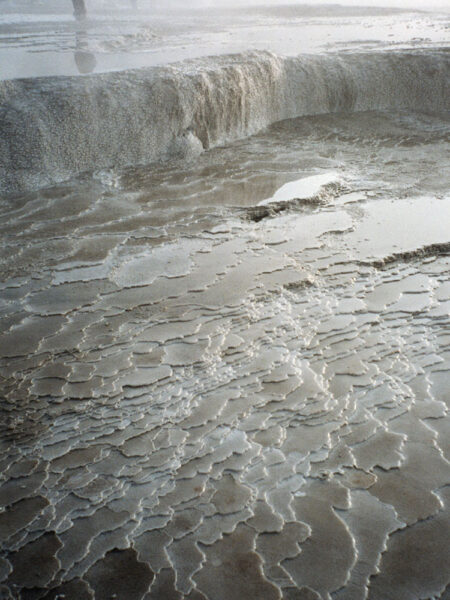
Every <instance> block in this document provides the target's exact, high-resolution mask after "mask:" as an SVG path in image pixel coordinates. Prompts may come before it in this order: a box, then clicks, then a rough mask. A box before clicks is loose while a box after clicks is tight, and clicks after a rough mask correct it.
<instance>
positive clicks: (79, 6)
mask: <svg viewBox="0 0 450 600" xmlns="http://www.w3.org/2000/svg"><path fill="white" fill-rule="evenodd" d="M72 3H73V14H74V16H75V19H78V20H81V19H85V18H86V4H85V3H84V0H72Z"/></svg>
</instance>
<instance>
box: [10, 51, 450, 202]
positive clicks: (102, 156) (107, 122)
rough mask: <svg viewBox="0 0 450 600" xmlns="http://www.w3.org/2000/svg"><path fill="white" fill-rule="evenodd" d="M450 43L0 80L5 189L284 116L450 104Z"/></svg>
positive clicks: (183, 147) (244, 131) (203, 142)
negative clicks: (385, 50)
mask: <svg viewBox="0 0 450 600" xmlns="http://www.w3.org/2000/svg"><path fill="white" fill-rule="evenodd" d="M449 63H450V61H449V53H448V52H447V51H446V50H445V49H442V50H433V51H426V52H424V51H407V52H406V51H405V52H398V53H383V52H380V53H372V54H363V53H361V54H341V55H325V56H323V55H322V56H314V55H305V56H300V57H296V58H287V57H280V56H277V55H274V54H271V53H269V52H249V53H245V54H236V55H230V56H224V57H211V58H208V59H202V60H196V61H190V62H184V63H179V64H176V65H171V66H168V67H158V68H149V69H139V70H130V71H123V72H118V73H117V72H116V73H104V74H97V75H89V76H85V77H47V78H35V79H17V80H12V81H3V82H1V83H0V140H1V141H0V192H2V193H10V192H20V191H24V190H27V189H33V188H37V187H41V186H43V185H48V184H51V183H54V182H57V181H62V180H64V179H67V178H69V177H71V176H72V175H74V174H76V173H80V172H83V171H89V170H93V169H99V168H106V167H122V166H127V165H136V164H145V163H150V162H153V161H157V160H164V159H168V158H172V157H183V156H189V155H192V154H194V155H195V154H196V153H198V152H201V151H202V150H203V149H207V148H211V147H214V146H217V145H220V144H223V143H227V142H230V141H232V140H235V139H238V138H241V137H245V136H248V135H251V134H253V133H255V132H257V131H258V130H260V129H262V128H264V127H266V126H268V125H270V124H272V123H274V122H276V121H280V120H283V119H288V118H293V117H299V116H306V115H312V114H323V113H330V112H341V111H347V112H349V111H365V110H385V109H386V110H403V109H407V110H417V111H426V112H441V111H443V110H446V109H448V100H447V99H448V97H449V92H450V85H449V77H448V73H449V68H448V67H449Z"/></svg>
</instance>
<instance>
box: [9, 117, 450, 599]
mask: <svg viewBox="0 0 450 600" xmlns="http://www.w3.org/2000/svg"><path fill="white" fill-rule="evenodd" d="M448 134H449V121H448V119H447V118H446V117H444V116H442V115H440V116H436V115H421V116H419V115H410V114H390V115H387V114H381V113H365V114H360V115H355V114H353V115H334V116H324V117H315V118H304V119H297V120H294V121H286V122H283V123H280V124H277V125H274V126H272V127H271V128H270V129H269V130H267V131H266V132H263V133H261V134H259V135H258V136H255V137H253V138H250V139H249V140H245V141H241V142H238V143H235V144H233V145H231V146H229V147H225V148H218V149H216V150H212V151H210V152H208V153H205V154H203V155H202V156H201V157H199V158H198V159H196V160H195V162H193V163H180V162H178V163H177V162H173V163H169V164H168V165H160V166H158V165H154V166H153V167H147V168H140V169H129V170H127V171H121V172H118V171H117V172H115V171H102V172H96V173H93V174H87V175H85V176H84V177H83V178H81V179H79V180H76V181H73V182H68V183H67V184H62V185H60V186H58V187H53V188H48V189H46V190H41V191H39V192H34V193H30V194H27V195H23V196H21V197H9V198H7V199H4V200H2V203H1V215H0V225H1V230H2V240H3V241H2V244H3V247H2V252H1V255H2V259H1V270H2V273H3V282H2V284H1V292H0V296H1V304H0V308H1V321H0V323H1V328H2V331H3V336H2V344H1V360H0V375H1V388H2V400H1V404H0V409H1V419H0V422H1V428H2V434H1V440H2V441H1V448H2V459H1V463H0V467H1V470H2V480H1V486H0V503H1V504H2V505H3V506H4V510H3V511H2V512H1V513H0V538H1V540H2V541H1V544H2V545H1V549H2V554H1V557H0V581H2V582H3V583H2V584H1V585H0V594H2V598H5V599H9V598H24V599H25V598H26V599H28V598H30V599H31V598H33V599H41V598H46V599H50V598H52V599H56V598H62V597H64V598H66V599H72V598H73V599H74V600H75V599H77V600H81V599H84V598H93V597H95V598H97V599H103V598H105V599H106V598H121V599H122V598H123V599H124V600H125V599H126V600H134V599H138V598H145V599H146V600H150V599H155V600H156V599H158V600H160V599H166V598H167V599H169V598H170V599H172V598H174V599H181V598H185V599H189V600H194V599H195V600H200V599H205V598H210V599H213V600H216V599H217V600H219V599H223V600H229V599H230V598H252V599H254V600H256V599H261V600H262V599H264V600H269V599H272V598H273V599H280V598H283V599H285V600H293V599H296V600H298V599H319V598H322V599H324V600H325V599H329V598H333V599H341V598H342V599H345V600H349V599H363V598H370V599H377V600H389V599H392V600H403V599H404V600H410V599H411V600H412V599H419V598H421V599H429V600H431V599H432V598H448V597H449V590H448V588H446V586H447V585H448V582H449V572H450V569H449V566H450V565H449V553H448V539H449V537H450V525H449V523H450V521H449V516H448V509H449V487H448V485H449V475H450V471H449V462H448V460H449V450H450V449H449V445H448V440H449V431H448V427H449V425H448V423H449V422H448V418H447V411H448V401H449V393H448V390H449V387H450V386H449V379H450V378H449V366H450V364H449V361H450V352H449V347H450V344H449V342H450V331H449V324H450V323H449V309H450V284H449V277H448V274H449V250H450V247H449V243H450V239H449V228H448V223H449V222H450V197H449V196H448V165H449V162H448V150H449V146H448ZM288 182H297V183H293V184H292V183H291V184H290V185H289V186H287V187H283V186H285V184H287V183H288ZM280 189H281V190H282V191H281V192H278V193H277V190H280ZM445 590H447V591H445Z"/></svg>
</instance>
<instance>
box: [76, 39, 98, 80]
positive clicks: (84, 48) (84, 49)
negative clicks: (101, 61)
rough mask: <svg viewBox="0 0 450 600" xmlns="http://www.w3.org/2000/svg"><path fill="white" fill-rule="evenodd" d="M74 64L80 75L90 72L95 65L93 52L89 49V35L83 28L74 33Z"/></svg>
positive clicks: (95, 60)
mask: <svg viewBox="0 0 450 600" xmlns="http://www.w3.org/2000/svg"><path fill="white" fill-rule="evenodd" d="M74 59H75V64H76V65H77V69H78V72H79V73H81V74H82V75H86V74H87V73H92V72H93V71H94V69H95V67H96V66H97V59H96V58H95V54H93V53H92V52H90V51H89V36H88V33H87V31H86V29H85V28H83V29H78V30H77V32H76V33H75V52H74Z"/></svg>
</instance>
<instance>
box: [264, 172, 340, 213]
mask: <svg viewBox="0 0 450 600" xmlns="http://www.w3.org/2000/svg"><path fill="white" fill-rule="evenodd" d="M341 180H342V177H341V176H340V175H339V173H333V172H331V173H321V174H319V175H311V177H303V178H301V179H297V180H296V181H289V182H288V183H285V184H284V185H283V186H281V187H280V188H279V189H278V190H277V191H276V192H275V194H274V195H273V196H272V197H271V198H267V199H266V200H261V202H260V203H259V206H266V205H267V204H271V203H272V202H288V201H289V200H304V199H306V198H312V197H313V196H316V195H317V194H318V193H319V192H320V190H321V189H322V188H323V187H324V186H327V185H329V184H330V183H339V182H340V181H341Z"/></svg>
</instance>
